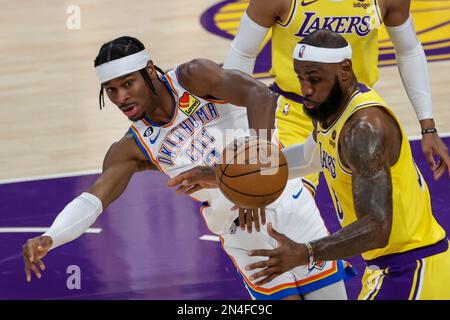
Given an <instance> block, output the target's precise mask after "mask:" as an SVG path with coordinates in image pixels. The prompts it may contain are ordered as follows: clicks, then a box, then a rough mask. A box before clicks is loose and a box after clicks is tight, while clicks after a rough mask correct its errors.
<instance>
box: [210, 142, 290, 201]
mask: <svg viewBox="0 0 450 320" xmlns="http://www.w3.org/2000/svg"><path fill="white" fill-rule="evenodd" d="M215 172H216V178H217V181H219V188H220V190H221V191H222V193H223V194H224V195H225V197H227V199H228V200H230V201H231V202H233V203H235V204H237V205H238V206H240V207H241V208H261V207H265V206H267V205H269V204H271V203H272V202H274V201H275V200H276V199H277V198H278V197H279V196H280V195H281V193H282V192H283V190H284V188H285V186H286V183H287V180H288V166H287V162H286V158H285V157H284V155H283V153H282V152H281V150H280V149H279V148H278V147H277V146H276V145H274V144H272V143H270V142H269V141H267V140H263V139H258V138H256V137H242V138H239V139H235V140H234V141H233V142H232V143H230V144H229V145H228V146H227V147H226V148H225V149H224V150H223V152H222V156H221V159H220V161H219V165H218V166H217V167H216V170H215Z"/></svg>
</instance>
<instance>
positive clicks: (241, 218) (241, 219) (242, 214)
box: [239, 208, 246, 231]
mask: <svg viewBox="0 0 450 320" xmlns="http://www.w3.org/2000/svg"><path fill="white" fill-rule="evenodd" d="M245 213H246V210H245V209H243V208H239V226H240V227H241V230H242V231H244V230H245Z"/></svg>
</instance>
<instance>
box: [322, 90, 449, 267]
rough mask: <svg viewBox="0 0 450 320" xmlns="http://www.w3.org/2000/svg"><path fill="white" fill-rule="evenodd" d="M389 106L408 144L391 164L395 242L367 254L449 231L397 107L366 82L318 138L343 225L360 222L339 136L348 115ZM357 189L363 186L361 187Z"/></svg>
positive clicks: (418, 243)
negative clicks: (438, 216)
mask: <svg viewBox="0 0 450 320" xmlns="http://www.w3.org/2000/svg"><path fill="white" fill-rule="evenodd" d="M377 106H378V107H383V108H385V109H386V110H387V112H389V114H390V115H391V116H392V117H393V118H394V119H395V120H396V122H397V123H398V125H399V127H400V130H401V133H402V145H401V151H400V155H399V159H398V161H397V162H396V163H395V164H394V165H393V166H392V167H391V168H390V171H391V178H392V203H393V217H392V229H391V234H390V238H389V243H388V245H387V246H386V247H384V248H380V249H375V250H371V251H367V252H365V253H363V254H362V256H363V258H364V259H365V260H372V259H374V258H377V257H380V256H384V255H387V254H392V253H400V252H405V251H408V250H412V249H416V248H420V247H424V246H427V245H431V244H435V243H436V242H438V241H439V240H442V239H443V238H444V237H445V231H444V230H443V229H442V228H441V226H440V225H439V224H438V223H437V222H436V220H435V219H434V217H433V214H432V211H431V201H430V193H429V191H428V186H427V184H426V182H425V180H424V179H423V177H422V174H421V173H420V171H419V169H418V168H417V166H416V164H415V162H414V159H413V157H412V153H411V148H410V145H409V141H408V137H407V136H406V134H405V132H404V130H403V128H402V126H401V124H400V122H399V121H398V119H397V117H396V116H395V115H394V114H393V112H392V111H391V110H390V109H389V108H388V107H387V105H386V103H385V102H384V101H383V100H382V99H381V97H380V96H379V95H378V94H377V93H376V92H375V91H374V90H372V89H370V88H368V87H366V86H365V85H363V84H360V85H359V89H358V90H357V91H356V92H354V94H353V96H352V97H351V99H350V101H349V102H348V105H347V107H346V109H345V111H344V112H343V113H342V114H341V115H340V116H339V118H338V119H337V120H336V121H335V122H334V123H333V124H332V125H331V126H329V127H328V128H322V127H321V126H320V124H318V128H317V142H318V144H319V150H320V158H321V164H322V168H323V173H324V176H325V178H326V180H327V184H328V188H329V191H330V195H331V198H332V199H333V203H334V206H335V209H336V212H337V215H338V218H339V222H340V223H341V225H342V226H343V227H345V226H347V225H349V224H351V223H352V222H355V221H356V219H357V215H356V212H355V207H354V202H353V190H352V173H351V171H350V169H348V168H346V167H344V165H343V164H342V163H341V161H340V158H339V152H338V150H339V137H340V133H341V130H342V128H343V126H344V125H345V123H346V121H347V120H348V119H349V118H350V117H351V116H352V115H353V114H354V113H355V112H356V111H358V110H361V109H362V108H370V107H377ZM355 192H358V191H357V190H356V191H355Z"/></svg>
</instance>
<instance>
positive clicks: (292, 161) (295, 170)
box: [281, 134, 322, 179]
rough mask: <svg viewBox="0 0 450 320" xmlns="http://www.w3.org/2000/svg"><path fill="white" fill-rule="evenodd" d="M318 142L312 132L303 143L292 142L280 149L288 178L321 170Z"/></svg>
mask: <svg viewBox="0 0 450 320" xmlns="http://www.w3.org/2000/svg"><path fill="white" fill-rule="evenodd" d="M317 146H318V144H317V143H316V142H315V141H314V138H313V136H312V134H311V135H310V136H309V137H308V139H306V141H305V143H303V144H294V145H292V146H289V147H287V148H285V149H283V150H281V151H282V152H283V154H284V156H285V157H286V161H287V163H288V169H289V179H293V178H298V177H304V176H306V175H308V174H311V173H317V172H320V171H322V166H321V162H320V154H319V153H320V152H319V148H318V147H317Z"/></svg>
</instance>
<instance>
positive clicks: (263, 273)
mask: <svg viewBox="0 0 450 320" xmlns="http://www.w3.org/2000/svg"><path fill="white" fill-rule="evenodd" d="M274 273H277V269H276V268H272V267H269V268H265V269H264V270H261V271H259V272H256V273H254V274H252V275H251V276H250V280H251V281H254V280H256V279H259V278H262V277H264V279H262V280H260V281H264V280H265V279H267V277H270V276H272V275H273V274H274Z"/></svg>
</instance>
